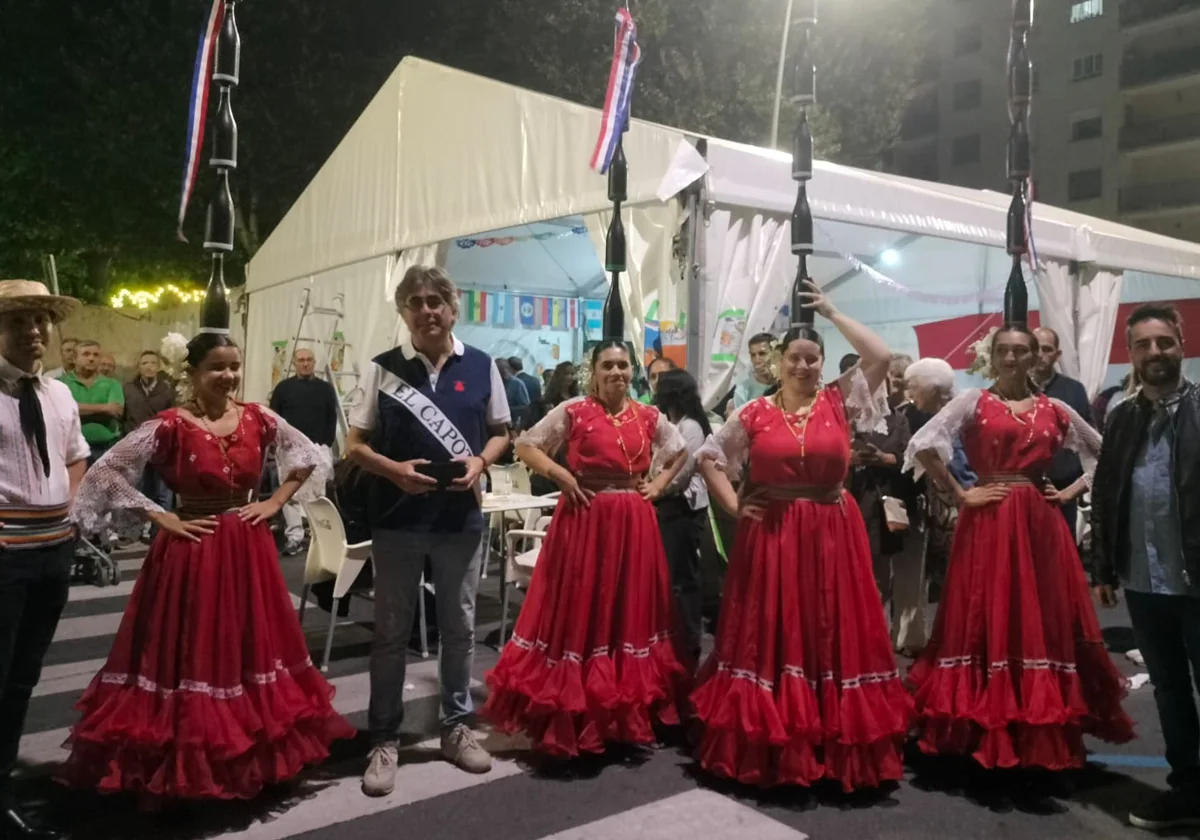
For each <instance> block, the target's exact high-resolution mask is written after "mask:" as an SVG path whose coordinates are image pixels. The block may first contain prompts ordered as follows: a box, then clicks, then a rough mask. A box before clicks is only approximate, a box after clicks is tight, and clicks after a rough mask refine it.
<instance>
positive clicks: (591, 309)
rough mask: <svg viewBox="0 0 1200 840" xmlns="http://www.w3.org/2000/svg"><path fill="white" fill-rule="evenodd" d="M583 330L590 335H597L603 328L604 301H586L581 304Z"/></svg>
mask: <svg viewBox="0 0 1200 840" xmlns="http://www.w3.org/2000/svg"><path fill="white" fill-rule="evenodd" d="M583 318H584V328H585V329H586V330H587V331H588V332H590V333H598V332H600V331H601V330H602V329H603V328H604V324H603V322H604V301H601V300H588V301H584V304H583Z"/></svg>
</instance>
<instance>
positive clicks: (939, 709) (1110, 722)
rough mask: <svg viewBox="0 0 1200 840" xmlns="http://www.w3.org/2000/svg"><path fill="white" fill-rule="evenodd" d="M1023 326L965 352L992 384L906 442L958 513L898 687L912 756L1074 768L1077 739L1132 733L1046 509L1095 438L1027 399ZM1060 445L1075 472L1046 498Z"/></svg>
mask: <svg viewBox="0 0 1200 840" xmlns="http://www.w3.org/2000/svg"><path fill="white" fill-rule="evenodd" d="M1006 320H1008V319H1006ZM1023 322H1024V313H1023V312H1021V313H1019V317H1018V318H1016V319H1013V320H1012V323H1010V324H1009V325H1006V326H1005V327H1003V328H1002V329H1000V330H998V331H996V332H995V333H994V334H993V335H992V336H990V337H989V338H986V339H984V340H983V341H982V342H980V345H978V346H979V347H981V348H982V349H983V350H984V351H985V352H984V353H983V354H982V356H983V357H982V359H981V361H982V362H983V364H984V366H985V367H986V368H990V371H989V372H990V374H991V375H992V376H993V377H994V379H995V384H994V385H993V386H992V387H991V388H989V389H988V390H986V391H980V390H978V389H970V390H967V391H965V392H963V393H961V394H959V395H958V396H957V397H955V398H954V399H953V400H951V401H950V402H949V403H948V404H947V405H946V407H945V408H943V409H942V410H941V412H939V413H938V414H937V415H936V416H935V417H934V418H933V419H932V420H930V421H929V422H928V423H927V424H925V426H924V427H923V428H922V429H921V431H919V432H918V433H917V434H915V435H914V436H913V438H912V441H911V442H910V444H909V448H908V456H907V461H908V466H915V468H916V474H917V476H918V477H919V476H920V475H921V473H922V472H924V471H928V472H929V474H930V477H931V478H932V479H933V480H934V481H935V482H937V484H939V485H940V486H941V487H943V488H947V489H949V490H951V491H952V492H953V493H954V494H955V495H956V496H957V497H958V499H959V502H960V506H961V513H960V515H959V519H958V528H957V531H956V533H955V536H954V544H953V548H952V549H951V554H950V565H949V569H948V570H947V575H946V583H945V588H944V590H943V594H942V600H941V604H940V605H939V608H938V613H937V619H936V620H935V622H934V629H933V635H932V637H931V639H930V641H929V644H928V646H927V647H926V648H925V650H924V652H923V653H922V655H921V656H920V658H919V659H918V660H917V662H916V663H915V664H914V665H913V667H912V670H911V671H910V673H909V680H910V682H911V683H912V685H913V686H914V687H915V689H916V707H917V713H918V716H919V721H920V741H919V745H920V748H921V749H922V750H923V751H924V752H926V753H933V754H942V755H963V756H971V757H972V758H973V759H974V760H975V761H976V762H977V763H978V764H979V765H981V766H982V767H984V768H1013V767H1030V768H1044V769H1047V770H1062V769H1066V768H1070V767H1079V766H1081V765H1082V764H1083V763H1084V760H1085V750H1084V745H1083V735H1084V734H1085V733H1086V734H1090V735H1095V736H1097V737H1100V738H1102V739H1104V740H1107V741H1112V742H1115V743H1122V742H1125V741H1128V740H1130V739H1131V738H1132V737H1133V725H1132V722H1131V721H1130V719H1129V718H1128V717H1127V716H1126V715H1125V713H1124V712H1123V711H1122V710H1121V698H1122V697H1123V696H1124V694H1125V686H1124V680H1123V679H1122V677H1121V675H1120V673H1118V671H1117V669H1116V668H1115V667H1114V666H1113V664H1112V661H1111V660H1110V659H1109V656H1108V652H1107V651H1106V650H1105V647H1104V640H1103V639H1102V638H1101V635H1100V626H1099V623H1098V622H1097V620H1096V613H1095V610H1094V608H1093V607H1092V602H1091V595H1090V592H1089V590H1088V585H1087V580H1086V579H1085V577H1084V572H1083V566H1082V565H1081V563H1080V561H1079V555H1078V553H1077V551H1076V548H1075V538H1074V535H1073V534H1072V533H1071V531H1070V529H1069V528H1068V527H1067V523H1066V522H1065V521H1064V520H1063V517H1062V514H1061V513H1060V512H1059V511H1058V510H1057V509H1056V508H1057V506H1058V505H1061V504H1063V503H1065V502H1067V501H1070V500H1071V499H1074V498H1075V497H1076V496H1078V495H1079V494H1080V493H1081V492H1083V490H1084V489H1085V488H1086V487H1087V485H1088V483H1089V482H1090V480H1091V478H1090V476H1091V471H1092V470H1093V469H1094V468H1095V457H1096V455H1097V454H1098V452H1099V449H1100V437H1099V435H1097V434H1096V432H1095V431H1094V430H1093V429H1092V427H1091V426H1089V425H1088V424H1087V423H1086V422H1084V421H1083V420H1082V419H1081V418H1080V417H1079V415H1078V414H1076V413H1075V412H1074V411H1073V410H1072V409H1071V408H1069V407H1068V406H1066V405H1065V404H1064V403H1062V402H1059V401H1058V400H1052V399H1049V398H1047V397H1046V396H1044V395H1042V394H1039V393H1037V391H1036V389H1035V388H1034V386H1033V384H1032V382H1031V380H1030V379H1029V368H1030V366H1031V365H1032V364H1033V361H1034V357H1035V355H1036V352H1037V343H1036V340H1035V338H1034V337H1033V335H1032V333H1030V331H1029V330H1028V329H1027V328H1025V326H1024V325H1023ZM989 353H990V356H989V355H988V354H989ZM960 435H961V437H962V441H963V444H964V446H965V448H966V452H967V459H968V461H969V462H970V464H971V468H972V469H973V470H974V471H975V472H976V473H978V475H979V483H978V485H977V486H975V487H974V488H972V489H970V490H965V491H964V490H963V489H962V488H961V487H960V486H959V485H958V483H957V482H956V481H955V480H954V478H953V476H952V475H951V474H950V473H949V472H948V471H947V469H946V463H948V462H949V460H950V458H951V452H952V447H953V441H954V440H955V438H957V437H959V436H960ZM1064 446H1065V447H1067V448H1069V449H1073V450H1075V451H1076V452H1078V453H1079V454H1080V456H1081V457H1082V459H1083V461H1084V465H1085V467H1087V468H1088V474H1087V475H1085V476H1084V477H1083V478H1081V479H1079V481H1077V482H1076V483H1075V484H1074V485H1072V486H1071V487H1068V488H1066V489H1064V490H1055V489H1054V487H1053V486H1052V485H1049V484H1047V483H1046V481H1045V472H1046V469H1047V468H1048V467H1049V466H1050V461H1051V460H1052V459H1053V457H1054V454H1055V453H1056V452H1057V451H1058V450H1059V449H1060V448H1061V447H1064ZM1089 462H1090V463H1089Z"/></svg>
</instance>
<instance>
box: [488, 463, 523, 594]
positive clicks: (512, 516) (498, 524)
mask: <svg viewBox="0 0 1200 840" xmlns="http://www.w3.org/2000/svg"><path fill="white" fill-rule="evenodd" d="M488 489H489V490H490V491H491V493H492V494H493V495H495V496H532V495H533V484H532V479H531V478H530V475H529V468H528V467H526V466H525V465H524V464H523V463H521V462H520V461H514V462H513V463H511V464H504V465H502V466H492V467H488ZM506 518H507V521H509V522H520V521H521V517H520V515H519V512H516V511H510V512H509V513H507V514H505V513H493V514H492V515H491V516H489V517H488V526H487V545H486V546H485V549H486V550H485V552H484V556H483V568H482V569H481V570H480V574H479V576H480V577H481V578H486V577H487V576H488V565H489V563H488V561H489V560H490V559H491V553H492V551H491V546H492V534H499V533H502V526H503V524H504V522H505V520H506ZM500 550H501V551H503V550H504V546H503V545H502V546H500Z"/></svg>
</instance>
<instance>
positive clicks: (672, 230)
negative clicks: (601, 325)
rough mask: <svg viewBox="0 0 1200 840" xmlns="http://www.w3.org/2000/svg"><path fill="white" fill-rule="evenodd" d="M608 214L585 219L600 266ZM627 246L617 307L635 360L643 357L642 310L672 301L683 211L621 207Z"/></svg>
mask: <svg viewBox="0 0 1200 840" xmlns="http://www.w3.org/2000/svg"><path fill="white" fill-rule="evenodd" d="M611 220H612V211H611V210H603V211H601V212H599V213H590V214H588V215H586V216H584V224H585V225H586V226H587V230H588V236H589V237H590V238H591V240H592V246H593V247H594V248H595V249H596V254H597V256H598V257H599V259H600V264H601V265H603V264H604V251H605V247H606V245H607V243H608V224H609V222H610V221H611ZM621 221H622V222H623V223H624V224H625V242H626V247H627V251H628V252H627V254H626V260H625V262H626V271H624V272H622V273H621V303H623V304H624V306H625V331H626V332H627V333H629V335H628V336H627V338H629V339H630V340H631V341H632V342H633V349H634V352H635V353H636V354H637V357H638V359H643V358H645V353H646V346H645V345H646V312H647V311H648V310H649V308H650V305H651V303H653V302H654V301H656V300H660V299H668V298H669V299H670V300H671V301H674V300H675V298H676V289H675V284H676V283H677V278H678V276H679V274H678V271H677V270H676V268H675V237H676V236H677V235H678V233H679V225H680V223H681V222H682V212H681V210H680V206H679V202H678V201H675V200H671V201H668V202H666V203H664V204H659V205H653V204H652V205H642V206H637V207H627V208H622V215H621Z"/></svg>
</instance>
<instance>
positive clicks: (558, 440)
mask: <svg viewBox="0 0 1200 840" xmlns="http://www.w3.org/2000/svg"><path fill="white" fill-rule="evenodd" d="M585 399H586V397H574V398H573V399H569V400H567V401H566V402H561V403H559V404H558V405H556V406H554V408H552V409H550V411H549V412H548V413H547V414H546V416H545V417H543V418H542V419H541V420H539V421H538V422H537V423H536V424H535V425H534V427H533V428H532V429H526V430H525V431H524V432H522V433H521V434H520V435H519V436H518V437H517V444H518V445H522V446H532V447H534V448H535V449H540V450H542V451H543V452H545V453H546V454H547V455H549V456H550V457H551V458H553V457H554V456H555V454H556V453H557V452H558V450H559V448H560V447H561V446H562V445H563V441H565V440H566V439H567V434H568V432H570V431H571V418H570V416H569V415H568V414H567V407H568V406H572V405H575V404H576V403H580V402H583V400H585Z"/></svg>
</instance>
